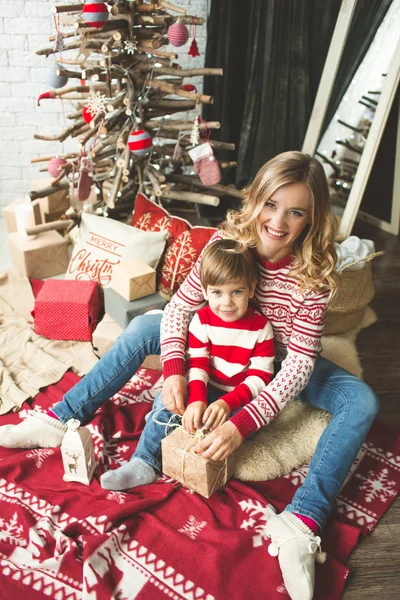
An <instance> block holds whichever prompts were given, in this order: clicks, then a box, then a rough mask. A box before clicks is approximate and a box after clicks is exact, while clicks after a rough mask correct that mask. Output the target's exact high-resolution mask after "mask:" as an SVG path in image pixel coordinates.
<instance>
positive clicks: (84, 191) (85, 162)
mask: <svg viewBox="0 0 400 600" xmlns="http://www.w3.org/2000/svg"><path fill="white" fill-rule="evenodd" d="M92 185H93V179H92V165H91V162H90V160H89V159H88V158H84V157H83V158H82V160H81V166H80V169H79V179H78V188H77V196H78V200H80V201H81V202H84V201H85V200H87V199H88V198H89V196H90V191H91V189H92Z"/></svg>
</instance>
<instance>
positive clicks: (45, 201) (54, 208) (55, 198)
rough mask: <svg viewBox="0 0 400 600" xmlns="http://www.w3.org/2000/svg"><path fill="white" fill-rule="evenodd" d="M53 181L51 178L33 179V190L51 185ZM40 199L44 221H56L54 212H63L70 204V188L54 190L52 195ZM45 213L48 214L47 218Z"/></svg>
mask: <svg viewBox="0 0 400 600" xmlns="http://www.w3.org/2000/svg"><path fill="white" fill-rule="evenodd" d="M51 181H52V180H51V179H38V180H36V181H32V186H31V187H32V191H38V190H42V189H44V188H46V187H49V186H50V183H51ZM38 200H39V204H40V212H41V215H42V221H43V223H49V222H50V221H56V218H51V215H53V214H54V213H58V214H63V213H65V211H66V210H67V208H69V206H70V201H69V190H68V188H67V189H65V190H59V191H57V192H54V194H50V196H45V197H44V198H39V199H38ZM45 215H47V220H46V217H45ZM49 215H50V217H49Z"/></svg>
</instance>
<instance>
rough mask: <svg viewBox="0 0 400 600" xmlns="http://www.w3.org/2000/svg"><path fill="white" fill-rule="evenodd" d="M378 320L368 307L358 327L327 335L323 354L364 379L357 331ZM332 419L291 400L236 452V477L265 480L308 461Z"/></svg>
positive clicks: (281, 474)
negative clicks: (357, 346) (357, 343)
mask: <svg viewBox="0 0 400 600" xmlns="http://www.w3.org/2000/svg"><path fill="white" fill-rule="evenodd" d="M375 321H376V315H375V313H374V312H373V310H372V309H371V308H368V310H367V312H366V314H365V316H364V319H363V321H362V323H361V325H360V326H359V328H357V329H354V330H352V331H349V332H347V333H343V334H338V335H327V336H324V337H323V338H322V345H323V352H322V356H324V357H325V358H328V359H329V360H331V361H332V362H334V363H336V364H337V365H339V366H340V367H342V368H343V369H346V370H347V371H350V373H353V374H354V375H357V377H360V378H361V377H362V368H361V364H360V360H359V357H358V353H357V348H356V345H355V341H356V337H357V334H358V332H359V331H360V330H361V329H364V328H365V327H369V326H370V325H372V324H373V323H374V322H375ZM330 418H331V415H330V413H328V412H326V411H323V410H319V409H317V408H313V407H310V406H308V405H306V404H303V403H302V402H299V401H295V402H291V403H290V404H289V405H288V406H287V407H286V408H285V409H284V410H283V411H282V412H281V413H280V415H279V416H278V417H277V418H276V419H274V421H273V422H272V423H270V425H268V426H267V427H263V428H261V429H260V431H259V432H258V433H257V434H256V436H255V437H254V438H252V439H250V440H248V441H247V442H246V443H244V444H242V446H241V447H240V448H239V449H238V450H237V451H236V453H235V456H236V468H235V475H234V476H235V478H236V479H241V480H242V481H266V480H268V479H275V478H277V477H282V476H283V475H287V474H288V473H290V472H291V471H293V470H296V469H298V468H300V467H301V466H302V465H305V464H308V463H309V462H310V460H311V457H312V455H313V454H314V451H315V448H316V447H317V444H318V440H319V438H320V437H321V434H322V432H323V431H324V429H325V427H326V425H327V424H328V422H329V420H330Z"/></svg>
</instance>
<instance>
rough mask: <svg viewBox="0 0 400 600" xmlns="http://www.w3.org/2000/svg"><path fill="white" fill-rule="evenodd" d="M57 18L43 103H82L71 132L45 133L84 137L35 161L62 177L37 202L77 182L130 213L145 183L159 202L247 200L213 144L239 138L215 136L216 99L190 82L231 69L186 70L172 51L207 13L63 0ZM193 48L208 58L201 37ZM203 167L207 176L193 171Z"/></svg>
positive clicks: (83, 194)
mask: <svg viewBox="0 0 400 600" xmlns="http://www.w3.org/2000/svg"><path fill="white" fill-rule="evenodd" d="M54 21H55V27H56V32H55V35H54V36H52V37H51V38H50V41H51V45H50V46H49V47H48V48H43V49H41V50H39V51H38V52H37V54H39V55H43V56H46V57H50V58H48V60H52V61H53V63H52V64H53V66H54V71H53V72H52V85H53V88H54V89H51V90H50V91H46V92H45V93H43V94H41V96H40V97H39V99H38V102H39V103H45V102H48V101H51V100H53V101H54V100H60V99H66V100H72V101H73V102H74V110H73V112H72V113H71V114H68V115H67V118H68V120H69V122H70V124H69V125H68V127H66V128H65V129H64V130H63V131H61V133H56V134H54V135H53V136H44V135H40V134H38V135H35V138H37V139H41V140H51V141H54V140H58V141H60V142H63V141H65V140H66V139H67V138H69V137H71V138H76V140H77V151H76V152H74V153H70V154H66V155H60V156H56V157H53V156H47V157H40V158H35V159H33V160H32V162H33V163H35V162H43V161H45V162H47V163H48V165H47V167H48V170H49V172H50V174H51V175H52V176H53V177H54V179H53V181H52V182H51V185H50V188H49V187H47V188H46V189H43V190H39V191H34V192H31V194H30V196H31V199H32V200H34V199H35V198H38V197H41V196H42V197H43V196H47V195H49V194H51V193H52V192H55V191H58V190H60V189H66V188H70V195H71V196H72V197H74V198H77V199H78V200H81V201H85V200H87V198H88V197H89V194H90V193H91V192H92V193H93V190H94V189H95V190H96V194H97V196H96V202H95V205H94V208H95V210H96V212H97V214H104V215H106V216H107V215H109V216H112V217H114V218H117V219H121V220H122V219H125V218H126V217H127V216H128V214H129V213H130V212H131V211H132V208H133V204H134V198H135V195H136V193H137V192H138V191H139V190H140V191H144V192H145V193H147V194H148V195H149V196H151V197H153V199H154V198H155V199H157V200H158V201H159V202H162V201H164V200H167V201H170V200H180V201H183V202H194V203H200V204H208V205H212V206H217V205H218V204H219V202H220V197H221V196H224V195H230V196H234V197H237V198H241V197H242V194H241V192H239V191H238V190H236V189H235V188H233V187H231V186H223V185H220V184H219V183H218V181H219V179H220V177H219V168H218V162H217V161H216V159H215V157H214V155H213V150H212V149H216V150H218V149H224V150H233V149H234V145H233V144H229V143H225V142H220V141H214V140H212V138H211V134H212V131H213V130H215V129H218V128H219V127H220V124H219V123H218V122H208V123H204V122H202V121H201V117H200V114H201V106H202V104H206V103H207V104H209V103H212V101H213V99H212V97H211V96H206V95H204V94H200V93H198V91H197V89H196V87H195V86H194V85H192V84H190V83H188V81H190V78H192V77H198V76H203V75H212V76H217V77H220V76H222V69H212V68H202V69H183V68H181V66H180V65H179V64H178V63H177V62H176V60H177V58H178V56H177V54H176V53H175V52H172V51H170V49H171V45H172V46H180V45H183V44H185V43H186V42H187V40H188V37H189V29H190V28H192V30H195V27H196V26H199V25H203V19H201V18H198V17H195V16H191V15H187V14H186V10H185V8H184V7H181V6H174V5H173V4H171V3H169V2H165V1H164V0H159V1H158V2H153V3H146V2H143V1H142V0H136V2H132V1H128V0H114V1H108V2H102V1H100V2H93V1H92V0H87V1H86V3H85V4H82V3H77V4H69V5H63V6H55V7H54ZM164 46H169V48H168V49H165V48H164ZM189 54H191V55H193V56H196V55H198V50H197V44H196V41H195V37H193V41H192V45H191V46H190V50H189ZM178 113H179V114H178ZM207 142H208V143H209V145H207ZM210 146H211V147H210ZM189 151H190V152H191V155H190V154H189ZM191 156H192V158H193V161H194V165H193V162H192V158H191ZM232 164H234V163H225V164H221V165H220V166H221V168H224V166H227V165H229V166H231V165H232ZM188 167H191V168H188ZM193 168H194V169H195V170H196V171H197V172H198V173H199V175H200V177H197V176H193V175H191V174H187V172H188V171H189V172H190V171H192V172H193ZM60 226H62V224H60Z"/></svg>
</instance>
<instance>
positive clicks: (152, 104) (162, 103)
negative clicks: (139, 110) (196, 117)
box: [146, 99, 196, 112]
mask: <svg viewBox="0 0 400 600" xmlns="http://www.w3.org/2000/svg"><path fill="white" fill-rule="evenodd" d="M195 106H196V101H195V100H153V99H152V100H149V102H148V103H147V104H146V108H171V109H172V108H177V109H179V110H178V112H181V111H182V112H183V111H186V110H190V109H191V108H194V107H195Z"/></svg>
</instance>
